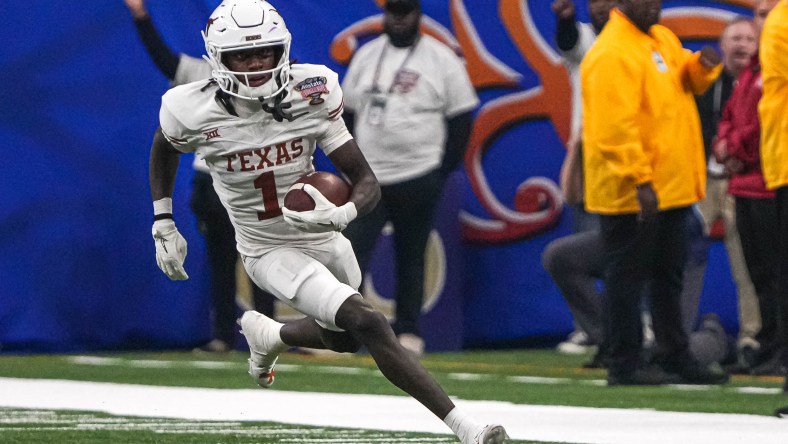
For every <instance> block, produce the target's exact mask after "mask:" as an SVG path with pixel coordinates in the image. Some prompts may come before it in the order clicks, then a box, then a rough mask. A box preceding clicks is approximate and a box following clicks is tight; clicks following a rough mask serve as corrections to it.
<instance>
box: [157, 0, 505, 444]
mask: <svg viewBox="0 0 788 444" xmlns="http://www.w3.org/2000/svg"><path fill="white" fill-rule="evenodd" d="M203 38H204V40H205V48H206V51H207V52H208V56H207V57H208V60H209V61H210V63H211V65H212V67H213V78H212V79H211V80H210V81H200V82H195V83H189V84H186V85H182V86H178V87H175V88H173V89H171V90H169V91H168V92H167V93H166V94H165V95H164V96H163V98H162V106H161V111H160V115H159V119H160V124H161V128H160V130H159V131H157V133H156V135H155V136H154V140H153V145H152V147H151V154H150V186H151V197H152V199H153V208H154V223H153V239H154V241H155V246H156V260H157V263H158V265H159V267H160V268H161V269H162V271H163V272H164V273H165V274H166V275H167V276H168V277H169V278H170V279H172V280H183V279H187V278H188V275H187V274H186V271H185V269H184V267H183V262H184V259H185V257H186V241H185V240H184V238H183V237H182V236H181V235H180V233H178V229H177V228H176V226H175V222H174V220H173V215H172V191H173V187H174V182H175V175H176V172H177V166H178V154H179V153H182V152H195V153H196V155H198V156H200V157H202V158H203V159H205V161H206V163H207V164H208V166H209V168H210V171H211V176H212V178H213V184H214V187H215V188H216V191H217V194H218V195H219V197H220V199H221V201H222V204H223V205H224V206H225V208H226V209H227V211H228V213H229V215H230V218H231V220H232V222H233V225H234V226H235V229H236V244H237V248H238V251H239V252H240V254H241V257H242V259H243V263H244V266H245V268H246V271H247V272H248V273H249V276H251V278H252V280H253V281H254V283H255V284H256V285H258V286H260V287H261V288H263V289H264V290H266V291H268V292H270V293H272V294H274V295H275V296H276V297H277V298H278V299H280V300H281V301H283V302H284V303H286V304H288V305H290V306H291V307H293V308H295V309H296V310H298V311H299V312H301V313H303V314H304V315H306V316H307V317H306V318H303V319H300V320H297V321H293V322H288V323H285V324H282V323H279V322H276V321H274V320H273V319H271V318H268V317H266V316H264V315H262V314H260V313H258V312H255V311H248V312H246V313H244V315H243V316H242V317H241V319H240V321H239V324H240V325H241V329H242V332H243V334H244V335H245V336H246V339H247V342H248V343H249V348H250V350H251V357H250V358H249V374H250V375H251V376H252V377H253V378H254V379H255V380H256V381H257V383H258V384H259V385H260V386H262V387H270V386H271V385H272V384H273V382H274V377H275V371H274V366H275V364H276V360H277V357H278V355H279V353H281V352H282V351H284V350H286V349H287V348H288V347H291V346H299V347H310V348H328V349H331V350H334V351H338V352H355V351H357V350H358V349H359V347H360V346H361V345H364V346H365V347H366V348H367V350H368V351H369V353H370V354H371V355H372V357H373V358H374V359H375V362H376V363H377V364H378V367H379V368H380V370H381V372H382V373H383V375H384V376H386V378H387V379H389V381H391V382H392V383H393V384H394V385H396V386H397V387H399V388H401V389H402V390H404V391H405V392H407V393H408V394H410V395H411V396H413V397H414V398H415V399H417V400H418V401H419V402H421V403H422V404H423V405H424V406H425V407H427V408H428V409H429V410H430V411H432V412H433V413H434V414H435V415H436V416H438V417H439V418H441V419H443V420H444V422H446V424H447V425H448V426H449V427H450V428H451V429H452V431H453V432H454V433H455V434H456V435H457V436H458V437H459V438H460V440H461V442H463V443H474V444H481V443H488V444H489V443H503V442H506V441H507V440H508V437H507V435H506V432H505V430H504V429H503V427H502V426H500V425H498V424H489V425H481V424H479V423H477V422H475V421H474V420H473V419H471V418H470V417H468V416H467V415H466V414H465V413H463V412H461V411H460V410H458V409H457V408H456V407H455V406H454V403H453V402H452V401H451V400H450V399H449V397H448V396H447V395H446V393H445V392H444V391H443V389H442V388H441V387H440V386H439V385H438V384H437V382H436V381H435V380H434V379H433V378H432V376H431V375H430V374H429V373H428V372H427V371H426V370H425V369H424V367H422V366H421V364H420V363H419V361H418V360H417V359H416V358H415V357H414V356H412V355H411V354H410V353H408V352H407V351H406V350H405V349H404V348H402V346H400V344H399V342H398V341H397V338H396V337H395V335H394V333H393V331H392V329H391V327H390V326H389V324H388V321H387V320H386V318H385V317H384V316H383V315H382V314H381V313H378V312H377V311H375V310H374V309H373V308H372V307H371V306H370V305H369V304H368V303H367V302H365V301H364V299H363V298H362V297H361V295H360V294H359V293H358V291H357V289H358V285H359V284H360V281H361V274H360V271H359V267H358V263H357V262H356V258H355V256H354V254H353V250H352V248H351V246H350V243H349V242H348V240H347V239H346V238H345V237H344V236H343V235H342V234H341V233H340V231H341V230H343V229H344V228H345V227H346V226H347V224H348V223H349V222H350V221H352V220H353V219H355V218H356V217H357V216H358V215H360V214H361V215H363V214H365V213H367V212H368V211H369V210H371V209H372V208H373V207H374V205H375V204H376V203H377V201H378V200H379V198H380V188H379V186H378V182H377V180H376V178H375V175H374V174H373V173H372V171H371V170H370V168H369V165H368V164H367V162H366V160H365V159H364V156H363V155H362V154H361V152H360V150H359V148H358V146H357V145H356V142H355V141H354V139H353V138H352V137H351V136H350V134H349V132H348V131H347V128H346V127H345V124H344V123H343V120H342V119H341V115H342V91H341V89H340V86H339V83H338V78H337V74H336V73H334V72H332V71H331V70H330V69H328V68H327V67H325V66H322V65H308V64H291V62H290V61H289V53H290V42H291V36H290V32H289V31H288V29H287V27H286V25H285V22H284V20H283V19H282V17H281V16H280V15H279V13H278V12H277V11H276V9H274V7H273V6H271V5H270V4H269V3H267V2H265V1H262V0H228V1H225V2H223V3H222V4H220V5H219V6H218V7H217V9H216V10H215V11H214V12H213V14H212V15H211V17H210V19H209V21H208V25H207V26H206V28H205V30H204V32H203ZM318 144H319V145H320V148H321V149H322V150H323V152H325V153H326V155H327V156H328V158H329V160H330V161H331V162H332V163H333V165H334V166H335V167H336V168H337V169H338V170H339V171H340V172H341V173H342V174H344V175H345V176H346V177H347V178H348V179H349V181H350V183H351V184H352V192H351V196H350V200H349V202H348V203H346V204H344V205H342V206H339V207H337V206H335V205H333V204H331V203H330V202H328V201H327V199H325V198H324V197H323V196H322V195H321V194H320V192H319V191H318V190H317V189H315V188H314V187H312V186H309V185H306V186H305V187H304V189H305V191H307V192H308V193H309V194H310V195H311V196H312V197H313V199H314V200H315V202H318V205H317V206H316V208H315V209H314V210H311V211H304V212H296V211H290V210H288V209H287V208H283V207H282V202H283V200H284V196H285V194H286V192H287V190H288V189H289V188H290V186H291V185H293V184H294V183H295V182H296V180H298V178H300V177H301V176H302V175H304V174H306V173H309V172H312V171H314V166H313V165H312V155H313V154H314V152H315V149H316V146H317V145H318Z"/></svg>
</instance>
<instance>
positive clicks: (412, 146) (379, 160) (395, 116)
mask: <svg viewBox="0 0 788 444" xmlns="http://www.w3.org/2000/svg"><path fill="white" fill-rule="evenodd" d="M342 89H343V90H344V91H345V105H346V106H347V107H348V110H351V111H353V112H354V113H355V135H356V141H357V142H358V145H359V147H360V148H361V151H362V152H363V153H364V157H366V158H367V161H368V162H369V166H370V167H371V168H372V171H373V172H374V173H375V176H376V177H377V178H378V181H379V182H380V183H381V185H391V184H393V183H399V182H403V181H405V180H409V179H413V178H415V177H419V176H422V175H424V174H426V173H428V172H430V171H432V170H434V169H436V168H438V167H439V166H440V165H441V161H442V160H443V155H444V152H443V150H444V148H445V144H446V137H447V134H446V120H447V119H450V118H452V117H455V116H457V115H459V114H462V113H465V112H468V111H471V110H473V109H474V108H475V107H476V106H477V105H478V104H479V98H478V97H477V96H476V91H475V90H474V88H473V85H472V84H471V81H470V78H469V76H468V71H467V70H466V69H465V64H464V63H463V61H462V59H460V58H459V57H458V56H457V55H456V54H455V53H454V52H453V51H452V50H451V49H449V48H448V47H447V46H446V45H444V44H443V43H441V42H439V41H437V40H435V39H434V38H432V37H430V36H428V35H422V36H421V37H420V38H419V40H418V42H417V43H415V44H414V45H413V46H411V47H408V48H397V47H395V46H393V45H392V44H391V43H390V42H389V38H388V36H386V35H383V36H380V37H378V38H377V39H375V40H373V41H371V42H369V43H368V44H366V45H364V46H362V47H361V49H359V50H358V52H357V53H356V55H355V56H353V60H352V61H351V63H350V66H349V67H348V71H347V74H346V76H345V79H344V80H343V82H342ZM375 90H377V92H376V91H375ZM381 104H382V105H383V106H378V105H381Z"/></svg>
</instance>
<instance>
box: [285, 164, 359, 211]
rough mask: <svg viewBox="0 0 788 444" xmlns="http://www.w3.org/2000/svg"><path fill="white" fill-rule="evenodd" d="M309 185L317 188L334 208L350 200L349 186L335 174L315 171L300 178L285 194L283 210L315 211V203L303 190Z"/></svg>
mask: <svg viewBox="0 0 788 444" xmlns="http://www.w3.org/2000/svg"><path fill="white" fill-rule="evenodd" d="M304 184H309V185H312V186H313V187H315V188H317V190H318V191H320V193H322V194H323V196H326V199H328V200H329V201H331V203H333V204H334V205H336V206H341V205H344V204H346V203H347V201H348V199H350V185H349V184H348V183H347V182H345V180H344V179H342V178H341V177H339V176H337V175H336V174H332V173H328V172H325V171H316V172H314V173H309V174H305V175H303V176H301V178H300V179H298V180H297V181H296V183H295V184H293V186H291V187H290V189H289V190H287V194H285V208H287V209H288V210H293V211H309V210H314V209H315V201H314V200H312V197H311V196H310V195H309V194H307V192H306V191H304V190H303V185H304Z"/></svg>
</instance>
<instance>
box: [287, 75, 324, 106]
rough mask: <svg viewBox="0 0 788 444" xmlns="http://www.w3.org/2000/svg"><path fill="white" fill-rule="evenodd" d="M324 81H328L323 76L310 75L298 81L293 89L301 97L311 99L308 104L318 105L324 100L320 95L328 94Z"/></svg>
mask: <svg viewBox="0 0 788 444" xmlns="http://www.w3.org/2000/svg"><path fill="white" fill-rule="evenodd" d="M326 83H328V81H327V80H326V78H325V77H310V78H308V79H306V80H304V81H302V82H300V83H298V84H297V85H296V86H295V87H293V89H295V90H296V91H298V92H300V93H301V96H302V97H303V98H305V99H311V100H310V101H309V104H310V105H320V104H321V103H323V102H325V100H324V99H323V98H322V97H320V96H322V95H323V94H328V88H326Z"/></svg>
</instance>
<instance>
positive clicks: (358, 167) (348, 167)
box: [328, 139, 380, 217]
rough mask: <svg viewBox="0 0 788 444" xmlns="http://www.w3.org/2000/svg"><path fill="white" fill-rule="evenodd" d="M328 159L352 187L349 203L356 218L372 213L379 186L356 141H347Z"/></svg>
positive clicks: (377, 199)
mask: <svg viewBox="0 0 788 444" xmlns="http://www.w3.org/2000/svg"><path fill="white" fill-rule="evenodd" d="M328 159H329V160H330V161H331V163H332V164H334V166H335V167H336V168H337V169H338V170H339V171H340V172H341V173H342V174H344V175H345V177H347V178H348V180H349V181H350V184H351V185H352V186H353V190H352V191H351V193H350V202H353V203H354V204H355V205H356V211H358V216H359V217H360V216H363V215H365V214H367V213H369V212H370V211H372V209H373V208H375V205H377V203H378V201H379V200H380V185H379V184H378V179H377V178H376V177H375V173H373V172H372V168H370V167H369V164H368V163H367V159H366V158H364V155H363V154H362V153H361V150H360V149H359V148H358V145H357V144H356V141H355V140H354V139H350V140H348V141H347V142H345V143H344V144H342V146H340V147H339V148H337V149H336V150H334V151H332V152H331V154H329V155H328Z"/></svg>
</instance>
